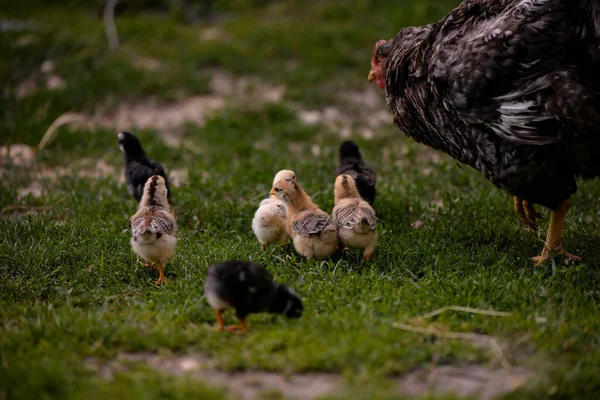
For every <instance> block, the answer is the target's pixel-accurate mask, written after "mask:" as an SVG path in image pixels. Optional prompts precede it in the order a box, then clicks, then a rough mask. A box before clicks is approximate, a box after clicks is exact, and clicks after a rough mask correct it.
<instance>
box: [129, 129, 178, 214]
mask: <svg viewBox="0 0 600 400" xmlns="http://www.w3.org/2000/svg"><path fill="white" fill-rule="evenodd" d="M117 140H118V142H119V147H120V148H121V150H122V151H123V153H125V180H126V181H127V191H128V192H129V194H130V195H132V196H133V197H134V198H135V199H136V200H137V201H138V202H139V201H140V200H141V199H142V195H143V194H144V185H145V184H146V181H148V179H149V178H150V177H151V176H153V175H160V176H162V177H163V178H164V179H165V186H166V187H167V200H169V204H171V188H170V186H169V180H168V179H167V174H165V170H164V168H163V166H162V165H161V164H160V163H158V162H156V161H154V160H151V159H149V158H148V157H147V156H146V153H145V152H144V149H142V145H141V144H140V141H139V139H138V138H137V137H136V136H135V135H134V134H132V133H129V132H120V133H119V134H118V135H117Z"/></svg>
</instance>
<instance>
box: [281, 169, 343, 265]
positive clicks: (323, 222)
mask: <svg viewBox="0 0 600 400" xmlns="http://www.w3.org/2000/svg"><path fill="white" fill-rule="evenodd" d="M271 195H275V196H277V198H279V199H280V200H282V201H283V202H284V203H285V204H286V206H287V215H288V232H289V233H290V235H291V236H292V240H293V243H294V248H295V249H296V251H297V252H298V253H300V254H301V255H303V256H304V257H306V258H309V259H314V258H323V257H327V256H329V255H331V254H332V253H333V252H334V251H335V249H336V247H337V241H338V239H337V232H336V229H335V225H334V224H333V221H332V220H331V218H330V217H329V215H328V214H327V213H326V212H325V211H323V210H321V209H319V207H318V206H317V205H316V204H315V203H313V201H312V199H311V198H310V196H309V195H308V194H306V192H305V191H304V189H302V187H301V186H300V185H299V184H298V182H296V181H294V180H292V179H282V180H280V181H278V182H276V183H275V184H274V185H273V189H271Z"/></svg>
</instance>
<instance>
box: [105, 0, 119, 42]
mask: <svg viewBox="0 0 600 400" xmlns="http://www.w3.org/2000/svg"><path fill="white" fill-rule="evenodd" d="M118 1H119V0H106V4H105V5H104V31H105V32H106V39H107V40H108V48H109V49H110V51H114V50H116V49H117V48H118V47H119V34H118V33H117V25H116V24H115V7H116V6H117V2H118Z"/></svg>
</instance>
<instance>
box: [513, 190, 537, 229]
mask: <svg viewBox="0 0 600 400" xmlns="http://www.w3.org/2000/svg"><path fill="white" fill-rule="evenodd" d="M513 201H514V207H515V212H516V213H517V215H518V216H519V217H520V218H521V220H522V221H523V222H524V223H525V225H527V226H528V227H530V228H531V229H533V230H534V231H537V230H538V224H537V221H536V219H537V218H540V217H541V214H540V213H539V212H537V210H536V209H535V207H533V204H532V203H530V202H528V201H527V200H523V199H522V198H520V197H518V196H514V197H513Z"/></svg>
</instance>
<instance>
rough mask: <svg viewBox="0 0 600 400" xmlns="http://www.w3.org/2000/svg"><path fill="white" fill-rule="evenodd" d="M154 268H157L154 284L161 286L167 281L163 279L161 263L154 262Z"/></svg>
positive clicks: (163, 273)
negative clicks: (156, 277)
mask: <svg viewBox="0 0 600 400" xmlns="http://www.w3.org/2000/svg"><path fill="white" fill-rule="evenodd" d="M156 268H158V274H159V275H158V279H157V280H155V281H154V282H152V283H154V284H155V285H163V284H164V283H165V281H166V280H167V279H166V278H165V272H164V271H163V263H161V262H156Z"/></svg>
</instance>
